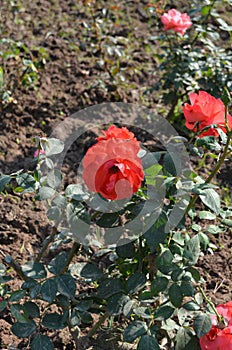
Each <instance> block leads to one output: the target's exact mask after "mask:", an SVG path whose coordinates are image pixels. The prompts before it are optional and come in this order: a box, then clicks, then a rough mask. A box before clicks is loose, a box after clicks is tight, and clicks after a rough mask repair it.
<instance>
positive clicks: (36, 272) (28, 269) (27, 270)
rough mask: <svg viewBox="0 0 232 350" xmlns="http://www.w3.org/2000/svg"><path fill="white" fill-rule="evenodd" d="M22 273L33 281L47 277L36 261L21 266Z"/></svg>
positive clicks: (41, 265) (42, 267) (41, 266)
mask: <svg viewBox="0 0 232 350" xmlns="http://www.w3.org/2000/svg"><path fill="white" fill-rule="evenodd" d="M22 271H23V273H24V274H25V275H26V276H27V277H31V278H35V279H39V278H45V277H46V276H47V273H46V270H45V268H44V266H43V264H41V263H39V262H36V261H29V262H27V263H26V264H25V265H22Z"/></svg>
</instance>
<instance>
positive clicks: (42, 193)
mask: <svg viewBox="0 0 232 350" xmlns="http://www.w3.org/2000/svg"><path fill="white" fill-rule="evenodd" d="M54 194H55V190H54V189H53V188H51V187H48V186H43V187H41V188H40V189H39V193H38V196H37V197H36V199H38V200H40V201H44V200H46V199H49V198H51V197H52V196H53V195H54Z"/></svg>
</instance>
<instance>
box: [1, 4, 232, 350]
mask: <svg viewBox="0 0 232 350" xmlns="http://www.w3.org/2000/svg"><path fill="white" fill-rule="evenodd" d="M213 4H214V3H212V4H211V5H207V6H208V7H207V9H206V6H205V7H204V6H203V7H202V12H203V14H204V15H203V17H204V21H205V22H203V24H204V23H206V21H207V19H208V17H209V16H210V12H211V11H212V8H213ZM205 17H207V18H205ZM160 23H162V24H163V25H164V27H163V30H164V32H165V35H170V36H171V41H172V40H173V42H174V40H176V43H177V42H179V46H177V45H175V46H173V45H172V44H170V41H169V39H168V38H167V39H166V44H167V45H169V44H170V45H171V46H170V47H169V50H170V51H169V53H171V57H170V59H167V60H166V58H167V56H165V55H166V54H164V56H163V57H162V60H163V61H162V63H161V65H162V70H163V72H164V75H163V76H162V77H160V82H161V83H162V84H163V85H162V84H161V86H160V91H159V93H160V94H162V92H164V91H165V89H167V87H168V89H169V93H168V94H169V95H168V99H166V102H167V101H170V100H171V96H172V98H173V101H172V102H173V105H172V107H171V111H172V114H173V115H175V114H176V115H177V116H178V117H179V118H180V121H181V123H182V124H184V123H185V127H186V132H187V129H188V130H190V132H191V136H189V141H188V140H187V139H184V141H183V140H182V138H181V137H180V138H176V137H174V138H173V142H174V145H175V147H176V148H175V149H176V150H177V151H176V156H175V155H174V154H173V152H171V151H170V149H168V148H167V149H165V148H162V150H161V151H160V150H156V151H154V152H151V153H149V152H148V151H147V149H146V147H145V146H144V145H143V142H142V141H141V140H140V139H139V132H138V131H137V129H136V127H135V126H134V127H132V128H131V127H130V126H129V125H127V121H126V120H125V123H124V124H121V123H119V125H107V126H103V127H102V128H101V129H102V131H101V132H100V133H99V135H98V136H97V138H96V139H95V140H93V143H94V144H93V145H92V146H90V147H89V148H88V149H87V151H86V153H85V155H84V157H83V159H82V175H81V176H82V180H83V181H82V183H81V184H80V183H74V184H69V185H68V186H67V187H65V188H64V187H63V182H62V180H63V177H64V175H63V173H62V169H60V168H59V167H57V163H56V161H57V159H59V158H60V157H61V156H62V152H63V151H64V149H65V143H64V142H63V141H62V140H60V139H57V138H54V137H36V142H37V149H36V151H35V153H34V160H35V163H36V166H35V169H34V170H33V171H18V172H17V173H14V174H9V175H5V174H2V175H1V176H0V191H1V192H3V193H7V191H8V189H9V190H10V189H13V190H14V191H16V192H17V193H22V195H23V194H24V193H27V192H28V193H34V198H35V200H39V201H43V202H46V210H47V216H48V218H49V220H50V222H51V225H52V226H53V231H52V234H51V235H50V236H49V237H47V239H46V240H45V242H44V243H43V246H42V248H41V251H40V252H39V253H38V254H37V256H35V257H34V258H33V259H32V260H29V261H27V262H25V263H24V264H22V265H20V264H19V263H18V262H17V261H14V260H13V259H12V257H11V256H9V255H7V256H5V259H4V262H3V264H1V271H0V272H1V277H0V283H1V289H0V295H1V300H0V310H1V311H6V310H7V311H10V312H11V314H12V315H13V317H14V319H15V323H14V325H13V326H12V332H13V333H14V334H15V335H16V336H18V337H22V338H28V339H29V340H28V346H29V348H30V349H32V350H35V349H45V348H46V349H48V350H50V349H54V344H53V343H52V341H51V339H50V338H49V337H48V335H47V334H46V330H47V329H49V330H60V329H63V328H66V327H67V328H68V329H69V331H70V333H71V334H72V337H73V339H74V341H75V345H76V348H77V349H82V348H83V341H86V344H87V342H88V339H90V338H91V337H93V336H94V335H95V333H96V332H97V331H98V330H99V328H100V327H101V326H102V325H103V324H105V323H106V322H107V321H108V322H111V323H112V322H113V323H114V322H115V323H117V324H120V325H121V328H122V330H121V335H122V339H123V342H124V343H130V344H134V346H135V348H136V349H138V350H149V349H152V350H156V349H166V350H169V349H175V350H188V349H189V350H194V349H202V350H208V349H209V350H221V349H225V350H230V349H232V302H231V301H230V300H229V299H228V300H226V301H225V303H224V304H219V305H216V306H215V305H214V304H213V303H212V301H211V300H209V298H208V297H207V296H206V293H205V291H204V285H205V281H204V279H203V278H202V277H201V275H200V273H199V271H198V269H197V267H196V265H197V261H198V258H199V257H200V255H202V254H204V252H205V251H206V250H207V249H209V248H210V244H211V242H210V240H209V238H208V236H207V234H206V233H205V232H204V227H203V226H202V225H201V219H205V218H206V219H207V218H210V217H211V218H212V217H213V218H214V219H215V220H216V221H217V222H220V227H224V228H225V229H226V228H229V227H231V211H230V208H224V207H223V206H222V205H221V201H220V196H219V194H218V193H217V186H216V185H215V184H213V183H212V181H213V180H214V178H215V176H216V174H217V172H218V171H219V170H220V168H221V167H222V166H223V165H224V163H225V161H226V160H227V159H229V158H230V157H231V138H232V117H231V115H230V107H231V105H230V104H231V99H230V91H231V85H230V75H229V73H228V74H227V75H226V77H225V81H223V82H222V83H221V85H220V86H217V85H216V83H215V82H216V81H217V79H218V75H217V74H218V72H215V73H212V75H211V76H209V77H208V78H209V80H210V79H211V80H210V83H211V85H212V86H213V88H212V90H213V91H211V89H205V84H206V83H208V80H207V79H206V78H205V77H203V73H202V76H201V77H199V76H198V73H197V72H196V71H195V70H194V69H191V64H193V61H194V63H196V62H197V55H196V53H197V52H198V53H199V52H200V53H201V54H202V55H203V53H202V52H201V51H200V49H199V47H198V45H197V44H198V43H199V42H198V40H199V41H200V42H201V43H202V42H203V39H204V40H206V37H205V33H207V29H205V31H202V33H203V35H202V37H200V34H199V33H200V32H198V33H197V34H196V35H195V33H194V28H193V27H194V25H196V24H194V23H193V22H192V21H191V17H190V16H189V15H188V14H186V13H181V12H179V11H177V10H175V9H170V10H169V11H168V12H164V13H163V14H162V17H160ZM190 30H191V31H193V34H192V35H193V39H192V37H190V36H188V31H190ZM189 35H190V34H189ZM159 40H160V41H161V42H164V38H163V37H162V38H160V39H159ZM190 43H191V45H190ZM194 44H196V46H197V47H196V48H195V46H194ZM172 49H174V52H172ZM194 50H195V51H194ZM191 52H192V53H193V55H192V56H191V55H190V58H189V59H188V63H189V66H186V64H185V63H186V62H187V57H188V55H189V54H190V53H191ZM172 55H174V56H175V57H174V56H172ZM176 55H177V56H178V57H180V58H181V60H182V63H183V62H184V64H182V65H181V66H178V62H177V61H175V58H176V57H177V56H176ZM207 59H208V60H209V57H208V58H207ZM203 61H204V60H203V58H202V56H201V63H199V65H200V64H203V63H202V62H203ZM220 69H221V68H220ZM220 69H219V70H220ZM226 69H227V68H226ZM178 74H179V76H181V77H182V78H183V79H182V80H181V81H178V79H177V78H178V77H179V76H178ZM171 76H172V77H173V76H174V79H171ZM184 79H185V80H186V81H187V83H186V81H185V82H184ZM190 79H192V80H191V82H190ZM194 84H195V89H193V85H194ZM206 90H207V91H206ZM215 91H217V93H215V95H214V94H213V93H214V92H215ZM164 95H165V93H163V95H162V96H161V97H162V98H164ZM166 97H167V96H166ZM164 99H165V98H164ZM180 100H181V104H182V105H183V106H181V105H180V103H179V102H180ZM189 102H190V103H189ZM170 115H171V114H170V113H169V115H168V116H167V115H166V117H168V119H170V118H169V117H170ZM184 119H185V120H184ZM132 129H133V130H132ZM136 132H137V133H138V136H137V133H136ZM182 144H183V145H184V146H185V147H186V149H187V151H188V153H189V154H191V156H194V157H204V155H208V154H209V155H210V156H211V157H212V158H213V159H216V160H217V161H216V162H215V164H214V167H213V168H212V170H211V173H210V174H209V175H208V177H206V178H203V177H201V175H200V174H198V172H196V171H194V170H192V169H190V170H189V172H188V173H187V174H185V173H182V172H180V171H179V170H178V160H180V158H181V156H180V153H181V148H178V147H179V146H180V145H182ZM181 166H182V164H181ZM161 190H162V191H164V192H162V193H164V194H165V195H164V198H163V201H162V203H159V200H158V201H157V202H158V203H157V202H156V201H155V200H156V198H152V194H153V193H156V195H157V196H158V195H159V193H160V191H161ZM152 191H153V192H152ZM180 193H181V195H180ZM179 197H181V201H179ZM158 199H159V198H158ZM99 203H100V204H99ZM146 203H150V205H151V206H152V208H150V209H149V210H148V211H146V212H145V214H144V216H143V217H142V218H141V220H140V221H139V224H140V225H138V227H135V225H134V224H133V220H134V218H136V217H137V216H138V215H139V213H140V212H141V211H142V210H143V208H144V206H145V205H146ZM154 203H155V204H156V205H157V207H155V204H154ZM98 204H99V205H98ZM161 204H162V205H161ZM103 208H107V211H103ZM176 208H178V209H180V210H181V216H180V218H179V220H178V222H174V224H172V218H173V214H172V213H173V212H174V210H176ZM202 208H203V210H202ZM157 212H158V214H157ZM154 215H157V217H156V220H154V223H152V225H150V226H149V228H148V229H146V230H144V227H146V224H147V222H149V220H152V218H153V216H154ZM186 218H189V220H190V221H191V224H190V225H189V224H187V223H186ZM130 224H131V226H130ZM90 225H93V226H92V227H94V230H95V231H94V232H93V236H91V237H94V239H93V238H90V239H89V240H88V236H89V227H90ZM124 227H129V228H130V229H129V230H128V232H129V233H128V232H127V234H125V235H121V232H122V230H123V228H124ZM99 232H100V233H99ZM111 232H113V237H112V236H111V235H110V233H111ZM116 234H118V238H117V237H116V236H114V235H116ZM133 234H134V235H133ZM63 242H71V248H70V249H69V251H68V252H67V251H66V250H65V251H63V250H61V251H60V252H59V253H58V254H57V255H56V256H55V257H54V258H53V259H52V260H50V261H49V262H47V261H46V259H45V257H46V254H47V251H48V249H49V248H50V247H54V246H55V247H58V246H61V245H62V243H63ZM92 245H93V246H95V247H96V249H95V253H93V251H91V246H92ZM106 253H107V254H108V255H109V257H110V261H109V263H108V265H106V266H103V267H102V266H101V265H99V264H98V261H99V260H98V259H99V258H100V257H101V256H103V255H104V254H106ZM78 256H88V262H79V261H78V259H77V257H78ZM13 271H14V273H17V274H18V275H19V276H20V277H21V279H22V284H21V286H20V288H19V289H17V290H14V289H13V288H10V287H8V283H9V282H10V281H11V280H12V279H13V276H12V272H13ZM81 281H82V282H84V283H85V285H87V286H88V291H87V292H83V293H78V284H79V283H80V282H81ZM96 314H97V321H95V322H94V321H93V320H94V319H95V320H96ZM93 315H95V317H94V318H93ZM82 325H88V326H89V328H90V329H89V331H88V332H87V333H86V334H85V335H84V336H83V335H82V334H81V331H80V329H81V327H82Z"/></svg>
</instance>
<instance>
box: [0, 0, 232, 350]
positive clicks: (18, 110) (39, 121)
mask: <svg viewBox="0 0 232 350" xmlns="http://www.w3.org/2000/svg"><path fill="white" fill-rule="evenodd" d="M11 3H14V4H13V5H12V4H11ZM86 3H87V1H86ZM100 3H101V4H99V3H98V4H97V5H96V11H99V13H100V11H102V8H103V7H105V8H106V9H107V11H109V16H111V27H110V28H105V31H106V32H107V31H108V32H110V33H111V36H112V38H116V39H119V38H121V37H124V38H125V37H126V38H129V44H130V45H129V46H128V47H127V55H128V57H125V58H124V59H122V60H121V65H122V67H123V72H124V76H125V79H126V84H124V83H120V84H116V83H115V81H113V80H112V77H110V76H107V75H106V74H105V68H107V67H103V66H102V65H101V52H100V48H99V47H97V45H98V42H97V40H98V37H97V36H98V35H99V33H94V32H90V31H88V30H87V28H86V23H88V22H89V21H91V11H90V10H87V8H88V5H86V4H85V1H73V0H36V1H28V0H20V1H14V2H10V1H7V0H1V8H0V11H1V20H0V21H1V24H0V26H1V27H0V30H1V32H0V33H1V37H2V38H3V37H7V38H11V39H13V40H15V41H21V42H23V43H26V45H27V46H28V47H29V48H30V49H31V51H32V53H33V52H34V53H35V55H36V52H37V51H36V50H35V47H42V48H43V49H44V50H45V52H46V63H45V66H44V68H40V69H39V80H38V82H36V83H35V87H23V86H19V87H17V88H16V89H15V91H14V95H13V101H12V103H10V104H9V105H7V106H6V107H4V109H3V110H2V112H1V118H0V172H2V173H4V174H7V173H12V172H14V171H17V170H19V169H32V168H33V167H34V163H33V152H34V150H35V144H34V143H33V141H32V139H33V137H35V136H38V135H49V134H50V133H51V131H52V130H53V128H54V127H55V126H56V125H57V124H58V123H59V122H60V121H62V120H64V118H66V117H68V116H70V115H71V114H72V113H74V112H77V111H79V110H81V109H83V108H84V107H88V106H91V105H95V104H99V103H102V102H131V103H144V101H143V97H142V96H143V95H142V92H143V91H144V90H145V89H146V88H149V87H151V86H152V85H153V84H154V82H155V71H156V68H157V62H156V59H155V57H154V56H153V55H152V53H151V52H149V53H148V51H147V47H146V44H147V42H148V38H149V37H150V36H151V35H152V25H151V23H150V21H149V17H148V14H147V11H146V6H145V5H146V2H145V1H142V2H140V1H136V0H134V1H119V2H116V1H115V2H114V1H105V2H104V1H101V2H100ZM116 3H117V4H118V5H116ZM102 4H104V6H102ZM119 20H120V21H119ZM118 23H120V24H118ZM103 25H104V23H103ZM130 41H131V42H130ZM91 43H94V45H95V46H93V45H91ZM110 64H112V62H109V65H110ZM12 72H13V68H12ZM10 74H11V73H10V71H9V76H10ZM12 74H13V73H12ZM12 79H15V77H14V76H13V77H12ZM145 104H146V106H147V107H149V108H156V101H155V99H154V98H153V97H152V95H151V96H146V99H145ZM69 166H70V168H68V169H66V171H67V172H68V171H69V174H70V177H72V176H74V174H75V168H73V166H72V165H69ZM218 181H220V183H221V184H222V185H227V186H230V188H231V169H229V168H228V169H227V168H225V169H224V170H223V172H222V173H221V174H220V175H219V177H218ZM0 204H1V211H0V245H1V246H0V250H1V259H2V256H3V255H7V254H10V255H12V257H13V258H14V259H16V260H17V261H19V262H23V261H26V260H27V259H28V258H30V257H33V256H34V255H35V254H36V253H37V252H38V250H39V248H40V246H41V243H42V242H43V240H44V239H45V237H46V236H47V235H49V234H50V233H51V226H50V223H49V222H48V219H47V217H46V215H45V211H44V208H43V206H41V205H40V203H38V202H34V201H32V196H31V195H25V196H24V197H23V198H22V197H21V196H20V195H17V194H13V193H9V195H8V196H6V197H4V196H1V197H0ZM211 239H212V241H213V243H214V244H215V245H216V246H217V249H215V251H214V252H213V254H211V253H210V252H207V253H206V254H205V255H204V256H202V257H201V258H200V261H199V269H200V271H201V272H202V273H203V276H204V278H205V280H206V284H205V290H206V291H207V295H209V296H210V297H211V298H212V300H213V301H217V303H218V302H223V301H228V300H231V298H232V280H231V276H232V269H231V264H232V255H231V251H232V234H231V232H229V231H227V232H226V233H223V234H219V235H217V236H211ZM21 282H22V281H21V280H19V279H18V278H15V280H14V286H17V285H20V284H21ZM11 324H12V319H11V318H10V316H9V315H8V314H0V348H1V349H7V348H8V349H11V350H14V349H17V348H20V349H26V347H25V343H23V342H22V341H21V340H19V339H18V338H17V337H15V336H14V335H12V333H11V332H10V326H11ZM100 336H101V335H100ZM53 337H54V339H55V341H56V348H57V349H73V348H74V347H73V343H72V340H71V338H70V336H69V334H68V332H66V331H62V332H61V333H60V334H59V337H58V336H56V335H54V334H53ZM103 344H105V345H101V341H100V340H98V341H96V342H93V343H92V344H90V345H89V347H86V349H87V348H88V349H89V350H90V349H93V350H100V349H102V350H107V349H113V348H112V343H111V344H109V346H108V347H107V345H106V344H107V341H105V340H104V341H103ZM10 345H11V347H10ZM115 349H116V347H115Z"/></svg>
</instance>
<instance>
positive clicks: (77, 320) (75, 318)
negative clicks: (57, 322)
mask: <svg viewBox="0 0 232 350" xmlns="http://www.w3.org/2000/svg"><path fill="white" fill-rule="evenodd" d="M70 323H71V325H72V327H75V326H79V325H80V324H81V315H80V311H79V310H77V309H76V308H74V309H73V310H72V313H71V316H70Z"/></svg>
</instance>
